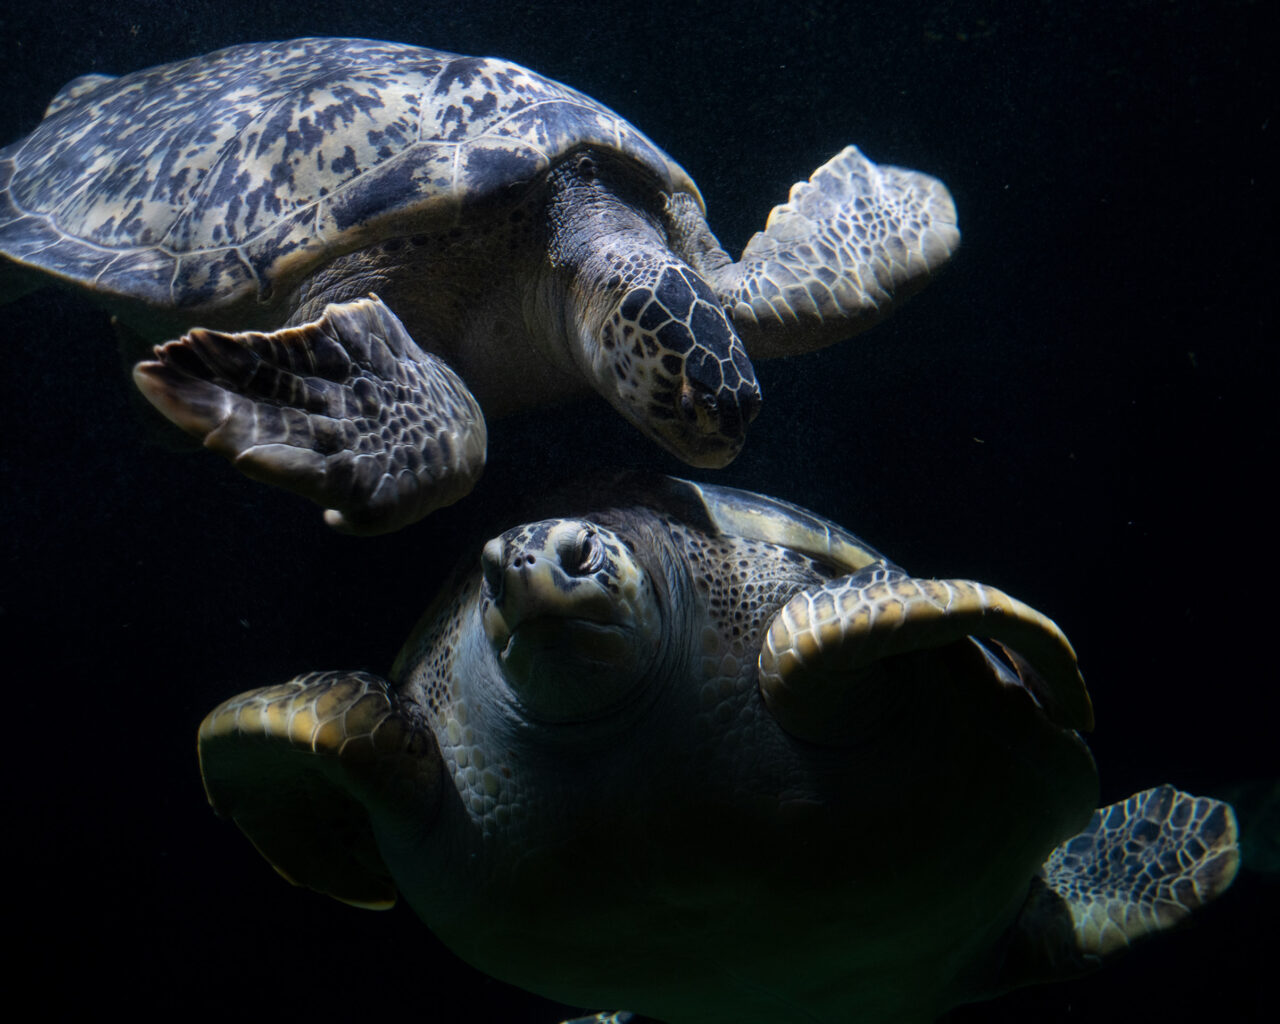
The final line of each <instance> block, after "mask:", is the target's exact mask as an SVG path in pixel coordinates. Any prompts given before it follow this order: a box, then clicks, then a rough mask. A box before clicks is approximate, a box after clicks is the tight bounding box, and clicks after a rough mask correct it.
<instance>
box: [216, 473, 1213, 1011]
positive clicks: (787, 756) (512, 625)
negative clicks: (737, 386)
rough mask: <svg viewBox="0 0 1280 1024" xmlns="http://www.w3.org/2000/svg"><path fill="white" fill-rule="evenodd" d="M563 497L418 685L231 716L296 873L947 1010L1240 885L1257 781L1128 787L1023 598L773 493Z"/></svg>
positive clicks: (767, 984) (565, 952)
mask: <svg viewBox="0 0 1280 1024" xmlns="http://www.w3.org/2000/svg"><path fill="white" fill-rule="evenodd" d="M556 511H558V512H560V513H567V512H572V516H571V517H567V518H566V517H564V516H563V515H561V516H559V517H556V518H550V519H540V520H537V521H535V522H531V523H528V524H525V525H523V526H519V527H516V528H514V529H511V530H508V531H507V532H505V533H503V534H501V535H500V536H498V537H496V538H494V539H493V540H491V541H489V542H488V544H486V545H485V546H484V549H483V552H482V554H481V557H480V558H479V560H478V562H477V563H474V564H472V565H471V566H470V567H464V568H463V570H462V571H460V573H459V574H458V575H457V576H456V577H455V579H454V580H453V581H452V582H451V583H450V584H449V585H448V586H447V587H446V588H445V589H444V591H443V592H442V593H441V594H440V595H439V597H438V599H437V601H436V602H435V604H434V605H433V607H432V608H431V609H429V610H428V611H427V613H426V614H425V615H424V617H423V619H422V620H421V622H420V623H419V625H418V627H417V629H416V630H415V632H414V634H413V636H412V637H411V638H410V639H409V641H408V642H407V644H406V645H405V647H404V649H403V650H402V651H401V654H400V656H399V658H398V659H397V661H396V664H395V666H394V668H393V670H392V672H391V676H390V681H386V680H383V679H381V678H379V677H377V676H374V675H371V674H369V673H365V672H326V673H316V674H313V675H309V676H303V677H300V678H298V679H295V680H293V681H291V682H289V683H287V684H285V685H283V686H277V687H270V688H267V689H264V690H255V691H252V692H250V693H246V694H243V695H241V696H240V697H237V698H234V699H233V700H231V701H228V702H227V703H225V704H223V705H222V706H221V707H219V708H218V709H216V710H215V711H213V712H212V713H211V714H210V715H209V716H208V717H207V718H206V719H205V721H204V723H203V724H202V726H201V730H200V752H201V764H202V770H203V773H204V777H205V784H206V788H207V790H208V792H209V796H210V799H211V802H212V803H213V805H214V806H215V808H216V809H217V810H218V811H219V812H220V813H222V814H225V815H227V816H229V817H230V818H232V819H234V820H235V821H236V822H237V824H238V825H239V826H240V827H241V828H242V829H243V830H244V831H245V832H246V833H247V834H248V835H249V837H250V838H251V839H252V840H253V842H254V845H255V846H256V847H257V848H258V849H259V850H260V851H261V852H262V853H263V854H264V855H265V856H266V857H267V858H268V859H270V860H271V862H272V863H273V864H274V865H275V866H276V868H277V869H278V870H279V871H280V872H281V873H282V874H284V875H285V876H286V877H287V878H289V879H291V880H293V881H295V882H296V883H299V884H305V885H309V886H311V887H313V888H316V889H318V890H319V891H322V892H326V893H329V894H330V895H333V896H335V897H337V898H339V899H343V900H346V901H348V902H353V903H357V904H361V905H370V906H380V905H387V904H389V903H390V902H392V901H393V900H394V899H395V898H396V895H397V892H399V893H400V894H403V896H404V897H405V898H406V899H407V900H408V901H409V903H410V904H411V905H412V906H413V907H414V909H415V910H416V911H417V912H418V914H419V915H420V916H421V917H422V918H423V920H424V921H425V922H426V923H427V924H428V925H430V927H431V928H432V929H433V930H435V931H436V932H437V934H438V935H439V936H440V937H441V938H442V939H443V940H444V941H445V942H446V943H447V944H448V945H449V946H451V947H452V948H453V949H454V950H456V951H457V952H458V953H459V954H460V955H461V956H463V957H464V958H466V959H467V960H469V961H470V962H471V963H473V964H475V965H477V966H478V967H480V968H481V969H483V970H485V971H488V972H490V973H492V974H494V975H496V976H498V977H501V978H503V979H505V980H507V981H510V982H513V983H515V984H518V985H521V986H523V987H525V988H528V989H530V990H532V991H536V992H539V993H542V994H545V995H548V996H550V997H553V998H555V999H558V1000H560V1001H562V1002H567V1003H571V1004H576V1005H582V1006H592V1005H594V1006H605V1007H610V1006H612V1007H626V1008H628V1009H630V1010H633V1011H635V1012H637V1013H640V1014H642V1015H643V1016H644V1017H646V1018H655V1019H658V1020H665V1021H671V1022H683V1021H688V1022H690V1024H693V1022H697V1024H706V1022H716V1021H726V1022H728V1021H733V1022H739V1024H751V1022H755V1021H760V1022H765V1021H768V1022H771V1024H772V1022H780V1021H816V1020H831V1021H836V1020H850V1019H855V1020H867V1021H890V1020H892V1021H911V1020H928V1019H931V1018H932V1017H934V1016H936V1015H937V1014H938V1013H941V1012H942V1011H944V1010H945V1009H946V1008H947V1007H949V1006H952V1005H955V1004H956V1003H958V1002H962V1001H966V1000H972V999H978V998H983V997H986V996H989V995H992V994H995V993H998V992H1000V991H1003V990H1005V989H1008V988H1011V987H1014V986H1017V985H1021V984H1027V983H1030V982H1033V981H1040V980H1048V979H1051V978H1055V977H1063V976H1067V975H1071V974H1075V973H1079V972H1081V971H1084V970H1087V969H1089V968H1090V967H1092V966H1095V965H1096V964H1098V963H1099V962H1101V961H1102V960H1103V959H1105V958H1106V957H1107V956H1108V955H1109V954H1112V953H1114V952H1116V951H1117V950H1120V949H1123V948H1125V947H1126V946H1127V945H1128V944H1129V943H1130V942H1132V941H1134V940H1135V939H1137V938H1139V937H1141V936H1143V935H1145V934H1147V933H1150V932H1155V931H1158V930H1160V929H1162V928H1166V927H1169V926H1171V925H1173V924H1176V923H1177V922H1178V921H1179V920H1181V919H1182V918H1184V917H1185V916H1186V915H1187V914H1188V913H1189V912H1190V911H1191V910H1193V909H1194V908H1195V907H1197V906H1199V905H1200V904H1202V903H1203V902H1206V901H1207V900H1209V899H1212V898H1213V897H1214V896H1216V895H1217V894H1218V893H1220V892H1221V891H1222V890H1223V889H1225V887H1226V886H1227V885H1228V884H1229V883H1230V880H1231V878H1232V875H1233V873H1234V871H1235V865H1236V860H1237V851H1236V837H1235V824H1234V819H1233V817H1232V814H1231V810H1230V808H1229V807H1228V806H1227V805H1225V804H1222V803H1219V802H1217V801H1214V800H1210V799H1205V798H1195V797H1191V796H1188V795H1186V794H1183V793H1179V792H1177V791H1176V790H1174V789H1172V788H1171V787H1167V786H1165V787H1160V788H1157V789H1153V790H1148V791H1146V792H1143V793H1139V794H1136V795H1135V796H1134V797H1131V798H1130V799H1129V800H1128V801H1125V802H1123V803H1120V804H1116V805H1114V806H1112V807H1108V808H1103V809H1102V810H1095V804H1096V800H1097V794H1098V786H1097V776H1096V772H1095V769H1094V765H1093V761H1092V759H1091V757H1090V755H1089V752H1088V750H1087V748H1086V747H1085V745H1084V743H1083V742H1082V741H1081V740H1080V738H1079V735H1078V734H1077V730H1079V729H1085V728H1089V727H1090V726H1091V725H1092V709H1091V706H1090V703H1089V698H1088V694H1087V692H1086V691H1085V688H1084V684H1083V682H1082V680H1081V678H1080V676H1079V673H1078V670H1077V668H1076V663H1075V657H1074V654H1073V652H1072V650H1071V647H1070V645H1069V644H1068V643H1067V641H1066V639H1065V637H1063V635H1062V634H1061V632H1059V630H1058V629H1057V627H1056V626H1054V624H1053V623H1052V622H1050V621H1049V620H1048V619H1046V618H1044V617H1043V616H1042V615H1040V614H1039V613H1038V612H1035V611H1034V610H1033V609H1031V608H1029V607H1027V606H1026V605H1024V604H1022V603H1021V602H1019V601H1017V600H1015V599H1013V598H1011V597H1009V596H1007V595H1005V594H1002V593H1000V592H999V591H996V590H994V589H992V588H989V587H985V586H983V585H981V584H978V583H972V582H967V581H940V580H925V579H915V578H912V577H910V576H908V575H907V574H906V573H905V572H903V571H902V570H901V569H899V568H898V567H897V566H895V565H893V564H892V563H891V562H889V561H888V560H887V559H886V558H884V557H883V556H882V555H881V554H879V553H878V552H876V551H875V550H873V549H872V548H870V547H868V546H867V545H866V544H864V543H862V542H861V541H860V540H858V539H857V538H856V537H854V536H853V535H852V534H849V533H847V532H846V531H844V530H841V529H840V528H838V527H836V526H834V525H832V524H830V523H828V522H826V521H824V520H822V519H820V518H819V517H817V516H814V515H812V514H810V513H808V512H805V511H804V510H802V509H798V508H796V507H794V506H791V505H788V504H786V503H784V502H780V501H775V500H772V499H769V498H764V497H761V496H758V495H752V494H748V493H745V492H741V491H734V490H730V489H725V488H714V487H707V486H697V485H694V484H690V483H686V482H682V481H674V480H658V481H653V480H644V479H627V480H624V481H615V482H613V483H611V484H610V485H609V486H607V487H603V488H600V489H597V490H592V491H589V492H587V493H585V494H582V495H579V496H577V497H576V498H574V499H572V500H566V502H564V503H563V504H562V505H560V506H558V507H557V509H556ZM978 638H982V639H978Z"/></svg>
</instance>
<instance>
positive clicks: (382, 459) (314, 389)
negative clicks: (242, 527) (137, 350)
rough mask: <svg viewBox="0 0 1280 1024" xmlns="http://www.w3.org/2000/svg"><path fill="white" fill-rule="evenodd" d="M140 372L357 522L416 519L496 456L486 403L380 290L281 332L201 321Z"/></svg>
mask: <svg viewBox="0 0 1280 1024" xmlns="http://www.w3.org/2000/svg"><path fill="white" fill-rule="evenodd" d="M133 376H134V381H135V382H136V383H137V385H138V387H139V389H140V390H141V391H142V393H143V394H144V395H145V396H146V397H147V400H148V401H150V402H151V404H152V405H154V406H155V407H156V408H157V409H159V410H160V411H161V412H162V413H164V415H165V416H167V417H168V418H169V419H171V420H172V421H173V422H174V423H176V424H177V425H178V426H179V427H181V428H182V429H183V430H185V431H187V433H189V434H193V435H195V436H196V437H198V438H199V439H200V440H201V441H202V442H203V444H204V446H205V447H206V448H209V449H211V450H212V451H215V452H217V453H218V454H219V455H223V456H225V457H226V458H228V459H230V460H231V462H232V464H233V465H234V466H235V467H236V468H237V469H239V470H240V471H241V472H243V473H244V474H245V475H246V476H250V477H252V478H253V479H255V480H261V481H263V482H264V483H269V484H274V485H276V486H278V487H283V488H285V489H286V490H290V491H293V492H295V493H297V494H300V495H302V496H303V497H304V498H309V499H310V500H312V501H314V502H316V503H317V504H318V505H321V506H323V507H324V508H325V509H326V511H325V521H326V522H327V523H328V524H329V525H330V526H333V527H335V528H336V529H339V530H343V531H345V532H349V533H364V534H373V533H389V532H390V531H392V530H398V529H400V528H401V527H402V526H407V525H409V524H410V523H412V522H415V521H417V520H418V519H421V518H422V517H423V516H425V515H426V514H427V513H428V512H431V511H433V510H435V509H437V508H441V507H443V506H445V505H449V504H452V503H453V502H455V501H457V500H458V499H459V498H461V497H463V496H464V495H465V494H467V493H468V492H469V491H470V490H471V488H472V487H474V486H475V483H476V481H477V480H478V479H479V477H480V473H481V471H482V470H483V469H484V461H485V446H486V439H487V435H486V430H485V423H484V416H483V415H482V414H481V412H480V406H479V404H478V403H477V402H476V400H475V398H474V397H473V396H472V394H471V392H470V391H468V390H467V388H466V385H464V384H463V383H462V380H461V378H459V377H458V375H457V374H456V373H454V372H453V370H451V369H450V368H449V367H448V366H447V365H445V363H444V362H442V361H441V360H440V359H437V358H436V357H435V356H433V355H432V354H430V353H428V352H424V351H423V350H422V349H421V348H419V347H418V345H417V343H416V342H414V340H413V339H412V338H411V337H410V336H409V334H408V332H407V331H406V330H405V329H404V326H403V325H402V324H401V323H400V321H399V320H398V319H397V318H396V316H395V314H393V313H392V312H391V310H389V309H388V308H387V307H386V306H385V305H383V303H382V301H381V300H380V299H378V297H377V296H370V297H369V298H367V299H357V300H355V301H353V302H345V303H341V304H334V305H330V306H328V307H327V308H326V309H325V311H324V314H323V315H322V316H321V317H320V319H318V320H314V321H311V322H310V323H305V324H300V325H298V326H296V327H285V328H283V329H281V330H278V331H275V332H274V333H270V334H262V333H258V332H254V331H246V332H244V333H242V334H223V333H221V332H218V331H207V330H200V329H197V330H193V331H191V332H190V333H188V334H187V335H185V336H184V337H182V338H180V339H178V340H177V341H170V342H168V343H166V344H164V345H159V346H157V347H156V349H155V359H154V360H153V361H149V362H142V363H139V364H138V365H137V366H136V367H135V368H134V374H133Z"/></svg>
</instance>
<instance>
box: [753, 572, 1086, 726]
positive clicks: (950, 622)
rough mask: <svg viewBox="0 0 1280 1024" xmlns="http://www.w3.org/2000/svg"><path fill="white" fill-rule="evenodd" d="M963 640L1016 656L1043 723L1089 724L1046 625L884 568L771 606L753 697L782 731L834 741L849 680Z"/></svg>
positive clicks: (1002, 599)
mask: <svg viewBox="0 0 1280 1024" xmlns="http://www.w3.org/2000/svg"><path fill="white" fill-rule="evenodd" d="M971 634H972V635H974V636H977V637H983V638H987V639H991V640H995V641H998V642H999V643H1001V644H1003V645H1005V646H1007V647H1008V648H1009V649H1010V650H1011V651H1014V652H1016V659H1015V661H1014V664H1015V667H1016V668H1017V669H1018V671H1019V674H1020V675H1021V676H1022V679H1023V682H1024V684H1025V685H1026V686H1027V688H1028V689H1029V690H1030V691H1031V692H1032V693H1033V694H1034V695H1035V696H1036V699H1037V700H1038V701H1039V702H1040V704H1041V706H1042V707H1043V708H1044V710H1045V712H1046V713H1047V714H1048V715H1049V717H1050V718H1051V719H1053V720H1054V721H1055V722H1057V723H1058V724H1059V725H1062V726H1064V727H1065V728H1068V729H1091V728H1092V727H1093V707H1092V705H1091V704H1090V701H1089V693H1088V691H1087V690H1086V689H1085V685H1084V680H1083V679H1082V678H1081V677H1080V671H1079V669H1078V668H1077V666H1076V657H1075V652H1074V651H1073V650H1072V649H1071V644H1070V643H1069V642H1068V640H1067V638H1066V637H1065V636H1063V634H1062V631H1061V630H1060V629H1058V627H1057V626H1056V625H1055V624H1054V623H1053V622H1052V621H1051V620H1049V619H1048V618H1046V617H1045V616H1043V615H1041V614H1040V613H1039V612H1038V611H1036V610H1035V609H1034V608H1031V607H1029V606H1028V605H1025V604H1023V603H1022V602H1021V601H1019V600H1017V599H1016V598H1013V597H1010V596H1008V595H1007V594H1004V593H1002V592H1000V591H999V590H996V589H995V588H994V587H987V586H984V585H983V584H981V583H971V582H969V581H967V580H927V579H914V578H912V577H910V576H907V575H906V574H905V573H904V572H902V571H901V570H899V569H893V568H885V567H876V568H868V569H863V570H862V571H860V572H857V573H854V574H853V575H851V576H844V577H841V578H839V579H835V580H832V581H830V582H829V583H827V584H826V585H824V586H821V587H814V588H812V589H810V590H804V591H801V592H800V593H799V594H797V595H796V596H795V597H793V598H792V599H791V600H790V601H789V602H788V603H787V604H785V605H784V606H783V607H782V608H781V609H779V611H778V612H777V614H775V615H774V617H773V619H772V621H771V622H770V623H769V629H768V631H767V633H766V634H765V639H764V642H763V644H762V645H761V648H760V660H759V680H760V690H761V693H762V694H763V696H764V699H765V703H766V704H768V706H769V708H770V710H772V711H773V713H774V715H776V716H777V718H778V721H779V722H780V723H781V725H782V727H783V728H784V729H786V730H787V732H789V733H791V734H792V735H793V736H797V737H799V738H800V739H805V740H810V741H811V742H814V743H833V744H839V743H841V742H844V737H845V736H846V735H847V724H848V723H849V722H850V721H853V720H854V717H855V716H856V715H857V710H856V708H857V702H858V701H859V699H860V693H859V687H858V686H857V685H856V679H857V675H858V673H860V672H869V671H872V670H873V668H874V666H875V664H876V662H879V661H881V660H882V659H884V658H889V657H892V656H894V655H898V654H907V653H910V652H912V651H919V650H924V649H929V648H937V647H943V646H945V645H947V644H951V643H954V642H956V641H957V640H961V639H963V638H964V637H966V636H969V635H971Z"/></svg>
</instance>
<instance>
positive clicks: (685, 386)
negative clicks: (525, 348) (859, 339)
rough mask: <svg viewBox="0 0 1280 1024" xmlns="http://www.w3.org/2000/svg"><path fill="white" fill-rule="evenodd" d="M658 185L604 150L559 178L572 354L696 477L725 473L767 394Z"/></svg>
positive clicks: (559, 236)
mask: <svg viewBox="0 0 1280 1024" xmlns="http://www.w3.org/2000/svg"><path fill="white" fill-rule="evenodd" d="M652 177H653V175H652V174H651V173H649V172H648V171H647V170H646V169H645V168H643V167H638V166H635V165H634V164H633V163H629V162H627V161H622V160H618V159H616V158H609V157H608V156H606V155H604V154H598V153H594V152H592V151H585V152H580V153H578V154H576V156H575V157H573V158H572V159H569V160H566V161H565V162H564V163H563V164H562V165H561V167H560V168H558V169H557V170H556V172H554V173H553V175H552V178H551V186H552V187H551V193H552V201H551V204H550V208H549V212H548V217H547V220H548V225H549V238H548V255H549V260H550V266H552V267H553V268H555V269H556V270H557V274H556V275H555V279H556V280H557V281H559V282H561V284H560V287H561V288H564V287H565V286H567V301H566V302H564V303H563V305H561V306H559V308H560V309H562V310H563V313H562V314H561V323H562V325H563V337H564V344H565V345H566V346H567V349H568V353H567V354H568V359H569V361H571V362H572V364H574V365H575V367H576V368H577V370H578V372H581V373H583V374H584V375H585V376H586V377H587V378H588V380H590V382H591V383H592V385H593V386H594V387H595V388H596V390H597V391H599V392H600V393H601V394H602V395H604V396H605V398H607V399H608V400H609V401H610V403H612V405H613V406H614V408H616V409H617V410H618V411H619V412H620V413H621V414H622V415H623V416H624V417H626V418H627V419H628V420H630V421H631V422H632V423H633V424H635V426H637V427H638V428H639V429H640V430H641V431H642V432H643V433H645V434H647V435H648V436H649V437H651V438H652V439H653V440H655V441H657V442H658V444H660V445H662V447H664V448H666V449H667V450H668V451H669V452H671V453H672V454H674V455H676V456H677V457H678V458H680V459H682V460H684V461H685V462H687V463H688V464H689V465H691V466H705V467H720V466H725V465H728V463H730V462H732V461H733V459H734V457H735V456H736V455H737V454H738V452H739V450H740V449H741V448H742V444H743V441H744V440H745V439H746V430H747V426H748V424H750V423H751V421H752V420H753V419H755V416H756V413H758V412H759V411H760V385H759V384H758V383H757V382H756V376H755V370H754V369H753V368H752V366H751V360H750V358H749V357H748V356H747V350H746V347H745V346H744V345H743V343H742V339H741V338H739V337H738V332H737V331H736V330H735V329H734V326H733V322H732V321H731V320H730V319H729V317H728V315H727V314H726V313H725V310H724V306H723V304H722V303H721V302H720V300H719V299H718V298H717V296H716V293H715V292H714V291H713V290H712V288H711V286H710V285H708V284H707V282H706V281H705V280H703V278H702V277H701V276H699V275H698V273H697V272H696V271H694V269H693V268H692V267H690V266H689V265H688V264H687V263H685V262H684V261H683V260H681V259H680V258H679V257H678V256H676V254H675V253H674V252H673V251H672V247H671V241H670V239H669V237H668V234H669V233H668V228H667V220H666V215H665V213H664V210H665V208H666V206H667V196H666V194H665V193H664V191H663V189H662V186H661V184H660V183H656V182H654V181H651V180H650V179H651V178H652ZM555 294H556V295H565V292H563V291H558V290H557V291H556V292H555Z"/></svg>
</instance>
